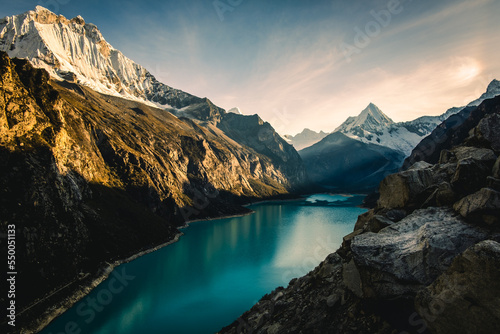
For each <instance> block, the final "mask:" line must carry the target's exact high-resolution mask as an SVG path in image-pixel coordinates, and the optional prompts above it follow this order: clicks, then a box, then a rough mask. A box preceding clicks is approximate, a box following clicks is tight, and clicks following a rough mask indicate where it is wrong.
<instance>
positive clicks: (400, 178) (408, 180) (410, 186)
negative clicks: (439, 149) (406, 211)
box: [378, 163, 434, 209]
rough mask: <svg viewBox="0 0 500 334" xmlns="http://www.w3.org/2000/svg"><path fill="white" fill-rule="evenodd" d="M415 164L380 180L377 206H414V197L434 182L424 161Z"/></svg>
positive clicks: (389, 207) (428, 166) (395, 207)
mask: <svg viewBox="0 0 500 334" xmlns="http://www.w3.org/2000/svg"><path fill="white" fill-rule="evenodd" d="M417 164H419V163H417ZM417 164H416V165H417ZM416 165H414V166H412V167H411V168H410V169H409V170H406V171H404V172H400V173H396V174H391V175H388V176H387V177H386V178H385V179H384V180H382V182H381V183H380V199H379V200H378V206H379V207H381V208H387V209H397V208H405V207H407V206H412V204H413V205H414V206H415V198H417V197H418V195H420V194H422V193H423V192H424V191H425V190H426V189H427V188H428V187H429V186H431V185H432V184H433V183H434V178H433V173H432V170H431V167H430V165H429V164H426V163H423V164H421V166H420V165H419V166H416ZM418 167H422V168H418Z"/></svg>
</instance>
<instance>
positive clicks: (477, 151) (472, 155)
mask: <svg viewBox="0 0 500 334" xmlns="http://www.w3.org/2000/svg"><path fill="white" fill-rule="evenodd" d="M449 152H450V154H451V156H450V157H449V161H447V162H459V161H460V160H464V159H473V160H478V161H491V160H495V159H496V158H497V157H496V155H495V152H493V151H492V150H490V149H487V148H477V147H471V146H457V147H454V148H453V149H451V151H449ZM442 154H443V155H445V153H442Z"/></svg>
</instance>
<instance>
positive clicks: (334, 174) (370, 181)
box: [299, 132, 404, 191]
mask: <svg viewBox="0 0 500 334" xmlns="http://www.w3.org/2000/svg"><path fill="white" fill-rule="evenodd" d="M299 154H300V156H301V157H302V159H303V161H304V164H305V166H306V170H307V172H308V175H309V177H310V179H311V181H313V182H315V183H317V184H318V185H319V186H322V187H326V188H330V189H331V188H334V189H337V190H350V191H355V190H372V189H375V188H376V187H377V185H378V183H379V182H380V181H381V180H382V179H383V178H384V177H385V176H386V175H387V174H389V173H392V172H395V171H397V170H398V168H399V166H400V165H401V163H402V161H403V159H404V156H403V154H401V153H400V152H398V151H395V150H391V149H389V148H386V147H383V146H379V145H374V144H366V143H363V142H361V141H358V140H354V139H352V138H349V137H347V136H345V135H344V134H342V133H339V132H334V133H332V134H330V135H328V136H326V137H325V138H324V139H323V140H321V141H320V142H319V143H316V144H314V145H313V146H311V147H308V148H305V149H303V150H301V151H300V152H299Z"/></svg>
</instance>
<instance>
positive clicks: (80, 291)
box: [19, 194, 339, 333]
mask: <svg viewBox="0 0 500 334" xmlns="http://www.w3.org/2000/svg"><path fill="white" fill-rule="evenodd" d="M336 195H339V194H336ZM306 196H308V195H306ZM303 199H305V197H304V196H302V195H301V196H299V197H297V198H290V199H266V200H262V201H257V202H252V203H246V204H242V205H241V207H244V208H247V207H248V206H250V205H256V204H263V203H270V202H294V201H300V200H303ZM248 210H250V211H249V212H245V213H240V214H232V215H228V216H220V217H210V218H200V219H193V220H189V221H187V222H185V223H184V225H182V226H180V227H178V228H177V229H178V231H179V232H178V233H177V234H176V235H175V236H174V237H173V238H172V239H171V240H169V241H167V242H165V243H162V244H159V245H157V246H154V247H151V248H148V249H145V250H142V251H139V252H137V253H135V254H133V255H131V256H129V257H127V258H125V259H122V260H116V261H114V262H112V263H107V264H106V265H104V266H101V267H100V268H99V269H98V270H97V273H96V275H95V276H93V277H92V276H91V275H90V274H89V275H87V276H86V277H83V278H81V279H76V280H74V281H72V282H70V283H68V284H66V285H65V286H63V287H61V288H59V289H57V290H55V291H54V292H51V293H50V294H49V295H47V296H45V297H43V298H42V299H39V300H36V301H34V303H32V304H31V305H29V306H27V307H26V308H25V309H24V310H22V311H21V312H19V314H22V313H23V312H25V311H27V310H29V309H31V308H33V307H34V306H36V305H38V304H40V303H44V302H48V301H49V299H50V298H51V297H53V296H54V295H55V294H57V293H60V292H63V291H64V289H70V290H69V292H68V293H66V294H64V293H63V295H62V296H61V297H59V298H58V299H57V301H56V302H55V303H53V304H49V305H48V310H47V311H46V312H44V313H42V314H41V315H40V316H38V317H35V318H33V320H31V321H28V324H27V326H26V328H25V329H24V330H23V331H22V332H21V333H39V332H41V331H42V330H44V329H45V328H46V327H47V326H49V325H50V323H52V322H53V321H54V320H55V319H57V318H58V317H59V316H61V315H62V314H64V313H65V312H66V311H68V310H69V309H70V308H72V307H73V306H74V305H75V304H76V303H78V302H80V301H81V300H82V299H84V298H85V297H86V296H88V295H89V294H90V293H91V292H92V291H93V290H94V289H96V288H97V287H98V286H99V285H100V284H101V283H103V282H104V281H106V279H107V278H108V277H109V275H110V274H111V273H112V272H113V270H115V269H116V268H117V267H119V266H120V265H122V264H125V263H129V262H131V261H133V260H136V259H138V258H139V257H142V256H144V255H147V254H150V253H153V252H155V251H157V250H159V249H162V248H164V247H166V246H169V245H172V244H174V243H176V242H178V241H179V240H180V238H181V237H182V236H183V235H184V233H183V232H182V230H184V229H186V228H188V227H189V226H190V224H191V223H198V222H208V221H213V220H218V219H227V218H237V217H244V216H248V215H251V214H254V213H255V211H254V210H251V209H248ZM89 276H90V277H89ZM85 280H87V281H85ZM79 283H80V284H79ZM74 284H76V285H77V286H76V287H74V288H73V289H71V288H69V287H70V286H71V285H74Z"/></svg>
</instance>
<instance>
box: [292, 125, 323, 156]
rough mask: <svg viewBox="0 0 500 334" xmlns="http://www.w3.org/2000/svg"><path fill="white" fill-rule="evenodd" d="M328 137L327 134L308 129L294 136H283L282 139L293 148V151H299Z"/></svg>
mask: <svg viewBox="0 0 500 334" xmlns="http://www.w3.org/2000/svg"><path fill="white" fill-rule="evenodd" d="M326 136H328V133H326V132H323V131H320V132H315V131H313V130H310V129H304V130H302V132H301V133H298V134H296V135H295V136H292V135H284V136H283V137H284V138H285V139H286V140H287V141H288V142H289V143H290V144H292V145H293V147H295V149H296V150H297V151H298V150H301V149H303V148H306V147H309V146H311V145H313V144H315V143H317V142H319V141H320V140H321V139H323V138H325V137H326Z"/></svg>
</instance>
